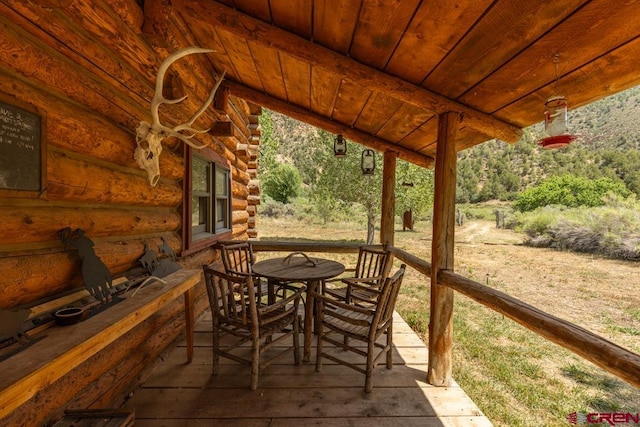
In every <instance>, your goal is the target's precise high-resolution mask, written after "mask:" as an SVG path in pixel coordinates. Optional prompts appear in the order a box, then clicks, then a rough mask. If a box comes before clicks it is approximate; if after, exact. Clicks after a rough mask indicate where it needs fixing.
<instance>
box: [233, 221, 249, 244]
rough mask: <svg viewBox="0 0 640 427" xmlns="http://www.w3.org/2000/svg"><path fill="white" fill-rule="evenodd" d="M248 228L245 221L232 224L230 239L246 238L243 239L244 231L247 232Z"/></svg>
mask: <svg viewBox="0 0 640 427" xmlns="http://www.w3.org/2000/svg"><path fill="white" fill-rule="evenodd" d="M248 228H249V226H248V225H247V223H246V222H244V223H241V224H234V225H233V229H232V231H231V237H232V239H235V240H237V239H242V240H246V239H244V237H245V235H246V233H247V229H248Z"/></svg>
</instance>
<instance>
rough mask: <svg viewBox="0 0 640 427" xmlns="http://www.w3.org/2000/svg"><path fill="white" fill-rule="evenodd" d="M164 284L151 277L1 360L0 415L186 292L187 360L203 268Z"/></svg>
mask: <svg viewBox="0 0 640 427" xmlns="http://www.w3.org/2000/svg"><path fill="white" fill-rule="evenodd" d="M163 280H165V281H166V282H167V284H166V285H161V286H160V283H158V282H156V283H149V284H147V285H146V286H145V287H144V288H143V289H140V290H139V291H138V292H137V293H136V295H135V296H132V297H128V298H127V299H125V300H124V301H122V302H120V303H118V304H116V305H114V306H113V307H110V308H108V309H107V310H105V311H103V312H101V313H99V314H96V315H95V316H93V317H90V318H89V319H87V320H85V321H84V322H80V323H78V324H76V325H72V326H61V327H52V328H50V329H48V330H47V336H45V337H44V338H42V339H41V340H39V341H37V342H35V343H34V344H32V345H31V346H29V347H27V348H26V349H24V350H23V351H21V352H19V353H18V354H15V355H14V356H12V357H10V358H8V359H6V360H4V361H3V362H1V363H0V372H2V375H1V376H0V419H2V418H4V417H6V416H7V415H9V414H10V413H11V412H13V411H14V410H15V409H17V408H18V407H20V406H21V405H22V404H24V403H26V402H27V401H29V399H31V398H32V397H33V396H35V395H36V393H38V392H39V391H40V390H42V389H44V388H46V387H47V386H49V385H51V384H52V383H53V382H55V381H56V380H58V379H60V378H61V377H62V376H64V375H66V374H67V373H69V372H70V371H72V370H73V369H74V368H76V367H78V366H79V365H80V364H82V363H83V362H85V361H86V360H87V359H89V358H90V357H91V356H93V355H95V354H96V353H98V352H100V351H101V350H103V349H104V348H105V347H107V346H108V345H109V344H111V343H113V342H114V341H116V340H117V339H118V338H119V337H121V336H122V335H124V334H125V333H127V332H128V331H130V330H132V329H133V328H135V327H136V326H137V325H139V324H140V323H142V322H143V321H144V320H146V319H147V318H149V317H150V316H151V315H153V314H154V313H155V312H157V311H158V310H160V309H161V308H162V307H164V306H166V305H167V304H168V303H170V302H171V301H173V300H175V299H176V298H179V297H180V296H181V295H183V296H184V305H185V316H186V323H187V326H186V335H187V361H188V362H191V360H192V358H193V329H194V310H193V288H194V286H196V285H197V284H198V283H200V282H201V280H202V270H179V271H176V272H175V273H172V274H171V275H169V276H167V277H165V278H164V279H163Z"/></svg>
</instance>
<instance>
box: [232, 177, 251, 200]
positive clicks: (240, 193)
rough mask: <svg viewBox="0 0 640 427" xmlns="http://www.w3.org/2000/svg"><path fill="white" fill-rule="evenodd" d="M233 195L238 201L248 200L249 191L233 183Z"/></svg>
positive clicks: (243, 186)
mask: <svg viewBox="0 0 640 427" xmlns="http://www.w3.org/2000/svg"><path fill="white" fill-rule="evenodd" d="M231 194H233V197H236V198H238V199H246V198H247V197H248V196H249V189H248V188H247V187H246V185H242V184H240V183H238V182H236V181H233V182H232V183H231Z"/></svg>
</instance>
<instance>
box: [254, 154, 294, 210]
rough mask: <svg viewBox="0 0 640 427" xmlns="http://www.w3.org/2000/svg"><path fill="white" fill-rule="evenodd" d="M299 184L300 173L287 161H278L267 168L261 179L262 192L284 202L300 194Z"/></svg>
mask: <svg viewBox="0 0 640 427" xmlns="http://www.w3.org/2000/svg"><path fill="white" fill-rule="evenodd" d="M301 185H302V179H301V178H300V173H299V172H298V170H297V169H296V168H295V167H294V166H292V165H290V164H287V163H280V164H277V165H276V166H274V167H273V168H272V169H269V170H268V171H267V172H266V173H265V174H264V176H263V178H262V180H261V186H262V189H263V190H264V192H265V193H266V194H267V195H268V196H269V197H271V198H272V199H273V200H276V201H278V202H282V203H285V204H287V203H289V201H290V200H291V199H293V198H295V197H297V196H298V195H299V194H300V188H301Z"/></svg>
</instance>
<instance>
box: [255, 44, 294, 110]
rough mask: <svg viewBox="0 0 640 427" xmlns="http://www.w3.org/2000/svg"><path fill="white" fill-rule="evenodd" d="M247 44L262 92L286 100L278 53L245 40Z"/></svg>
mask: <svg viewBox="0 0 640 427" xmlns="http://www.w3.org/2000/svg"><path fill="white" fill-rule="evenodd" d="M247 44H248V45H249V50H250V51H251V56H252V57H253V61H254V62H255V64H256V69H257V71H258V75H259V76H260V80H261V81H262V87H264V90H266V91H267V92H268V93H272V94H273V95H274V96H276V97H278V98H281V99H286V97H287V92H286V90H285V88H284V82H283V81H282V67H281V66H280V57H279V55H278V51H277V50H274V49H270V48H268V47H265V46H264V45H259V44H256V43H255V42H253V41H250V40H247Z"/></svg>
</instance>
